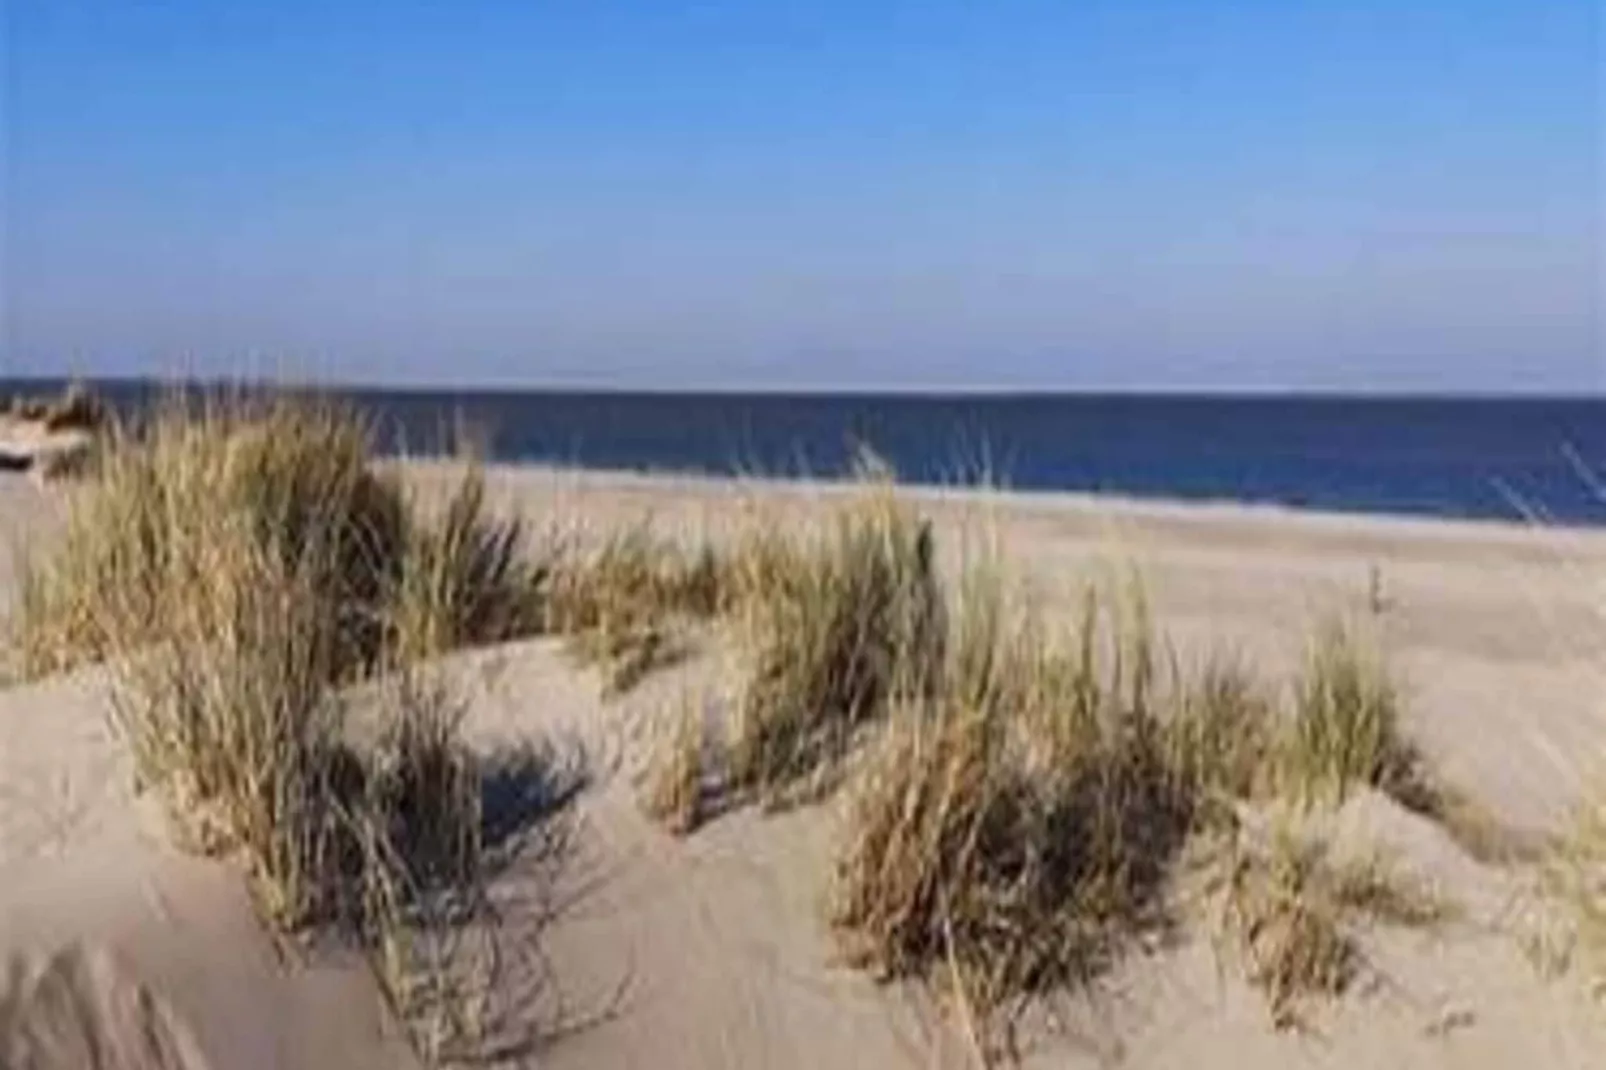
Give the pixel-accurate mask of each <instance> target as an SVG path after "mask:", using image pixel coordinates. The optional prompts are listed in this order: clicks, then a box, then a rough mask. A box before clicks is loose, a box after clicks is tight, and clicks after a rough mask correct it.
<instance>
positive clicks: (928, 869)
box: [831, 578, 1193, 1026]
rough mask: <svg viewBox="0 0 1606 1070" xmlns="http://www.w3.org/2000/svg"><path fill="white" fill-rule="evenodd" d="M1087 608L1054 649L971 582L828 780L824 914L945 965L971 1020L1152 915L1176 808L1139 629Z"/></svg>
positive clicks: (1185, 807) (922, 971)
mask: <svg viewBox="0 0 1606 1070" xmlns="http://www.w3.org/2000/svg"><path fill="white" fill-rule="evenodd" d="M1089 606H1090V612H1089V618H1088V620H1087V621H1086V623H1085V625H1084V628H1085V630H1084V633H1083V635H1082V636H1081V639H1080V642H1079V643H1078V644H1076V646H1075V647H1074V649H1073V651H1072V652H1071V653H1069V654H1066V653H1062V652H1061V651H1060V650H1059V649H1058V648H1056V647H1055V646H1054V645H1053V644H1052V643H1050V642H1049V641H1048V638H1047V636H1046V634H1045V632H1044V631H1043V629H1042V628H1041V626H1040V625H1037V624H1035V623H1032V622H1031V619H1030V618H1024V619H1022V618H1019V617H1014V616H1013V615H1012V614H1011V613H1010V612H1009V611H1008V605H1007V601H1006V600H1005V599H1004V598H1003V597H1002V595H1001V593H1000V592H999V590H998V589H997V587H996V586H994V585H993V582H992V581H991V580H989V579H986V578H981V579H979V580H978V581H975V585H974V586H972V587H971V589H970V591H969V592H968V595H967V596H966V597H965V598H964V599H963V600H962V601H961V602H959V603H958V609H957V612H956V613H955V620H954V623H953V644H952V647H951V648H950V656H949V660H948V665H947V672H946V674H945V676H944V677H943V680H944V686H943V688H942V689H941V690H940V691H939V692H938V693H936V694H935V695H933V696H931V697H928V698H925V699H923V700H918V701H909V702H906V703H903V704H901V705H900V706H899V707H898V709H897V711H896V713H895V714H894V715H893V717H892V718H891V722H890V724H889V725H888V727H887V730H886V732H885V733H884V734H883V735H882V737H881V738H880V739H879V740H877V741H876V743H875V744H874V745H873V746H872V747H871V749H870V751H869V753H868V755H867V756H866V757H865V759H864V761H863V764H862V765H861V766H860V768H859V769H858V770H857V771H856V775H855V776H854V777H853V779H852V780H851V781H850V782H849V785H848V796H847V816H846V821H845V829H844V838H843V841H842V845H841V849H840V852H839V856H838V861H837V866H836V871H835V882H834V886H833V898H832V911H831V913H832V920H833V922H834V924H835V925H836V927H837V929H838V931H839V933H840V934H841V935H842V938H843V941H844V944H845V946H846V947H847V949H848V953H849V955H850V957H851V958H852V959H853V960H854V961H856V962H858V963H860V964H862V965H865V966H868V967H869V968H871V969H872V970H874V971H875V973H876V974H877V975H878V976H880V977H882V978H889V979H890V978H898V977H921V978H927V979H937V978H940V977H942V976H943V975H944V974H947V975H949V976H950V977H951V978H952V980H953V982H954V983H955V984H956V985H957V986H958V987H959V988H960V989H961V993H962V995H963V998H964V1000H965V1002H966V1003H967V1004H968V1005H969V1006H970V1007H971V1008H972V1009H973V1011H974V1012H975V1014H976V1015H977V1017H978V1018H979V1019H980V1020H981V1022H982V1023H983V1024H984V1026H986V1025H987V1024H988V1023H995V1022H999V1021H1002V1022H1006V1023H1007V1021H1008V1020H1009V1016H1008V1015H1007V1014H1004V1015H1002V1016H1001V1017H1000V1012H1002V1011H1004V1010H1006V1008H1008V1007H1009V1006H1010V1005H1012V1004H1013V1003H1015V1002H1017V1001H1019V1000H1021V999H1024V998H1027V997H1029V996H1031V995H1032V994H1036V993H1040V992H1042V991H1044V990H1045V989H1048V988H1051V987H1054V986H1057V985H1060V984H1064V983H1067V982H1070V981H1074V980H1079V979H1085V978H1087V977H1089V976H1091V975H1092V974H1093V973H1095V972H1097V971H1098V970H1100V969H1102V968H1103V967H1104V965H1106V964H1107V962H1108V961H1109V959H1110V958H1111V957H1112V956H1113V955H1115V954H1116V953H1118V952H1119V950H1120V948H1121V946H1122V945H1123V944H1124V943H1125V941H1126V940H1127V939H1128V938H1130V937H1131V936H1132V935H1134V934H1135V933H1139V932H1142V931H1145V930H1152V929H1155V928H1158V927H1162V926H1163V925H1164V924H1165V918H1164V909H1163V905H1162V892H1163V889H1164V886H1165V884H1166V881H1167V879H1168V866H1169V861H1170V860H1171V859H1172V858H1173V857H1174V856H1175V854H1176V853H1177V852H1178V851H1179V850H1180V848H1181V846H1182V844H1183V842H1184V839H1185V837H1186V835H1187V832H1188V830H1189V828H1190V824H1191V821H1192V819H1193V808H1192V802H1191V799H1190V798H1189V797H1188V795H1187V794H1186V781H1185V780H1184V779H1182V778H1180V777H1178V776H1177V775H1176V770H1175V768H1174V767H1173V766H1172V764H1171V763H1170V761H1169V759H1168V756H1167V753H1166V749H1165V746H1164V743H1163V739H1164V733H1163V731H1162V729H1161V726H1160V724H1159V721H1158V719H1157V718H1156V710H1155V707H1154V699H1155V696H1156V692H1155V689H1154V670H1153V662H1152V658H1151V656H1150V650H1151V646H1150V641H1149V638H1148V633H1147V631H1146V628H1145V627H1144V626H1143V625H1142V624H1141V623H1140V624H1138V625H1134V626H1130V627H1126V628H1122V627H1121V626H1120V625H1119V624H1118V623H1115V622H1113V621H1112V618H1114V617H1115V616H1116V615H1114V614H1099V613H1097V612H1096V610H1097V604H1096V602H1094V601H1092V600H1090V602H1089ZM1012 619H1013V620H1017V621H1020V625H1019V627H1015V626H1012V625H1009V624H1007V623H1006V622H1007V621H1010V620H1012ZM1130 619H1131V620H1135V621H1138V622H1141V621H1143V620H1144V619H1145V618H1144V615H1143V614H1142V613H1141V612H1140V613H1136V614H1133V615H1132V617H1131V618H1130ZM1101 622H1102V623H1101ZM1088 629H1090V630H1088ZM1101 654H1102V655H1103V656H1101Z"/></svg>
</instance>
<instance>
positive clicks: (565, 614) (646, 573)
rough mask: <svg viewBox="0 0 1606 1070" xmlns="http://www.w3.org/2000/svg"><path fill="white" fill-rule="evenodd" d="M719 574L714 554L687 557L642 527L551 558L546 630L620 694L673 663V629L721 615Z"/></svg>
mask: <svg viewBox="0 0 1606 1070" xmlns="http://www.w3.org/2000/svg"><path fill="white" fill-rule="evenodd" d="M721 569H722V562H721V559H720V558H719V557H718V556H717V555H716V554H715V552H714V550H713V548H712V547H710V546H706V545H705V546H703V547H702V548H701V549H700V550H698V551H695V552H689V551H687V550H686V549H685V548H684V547H683V546H682V545H681V544H680V543H677V542H674V541H671V540H669V539H667V538H663V537H660V536H658V535H656V534H655V533H654V532H653V531H652V529H651V528H650V527H648V526H647V525H646V524H644V523H643V524H637V525H634V526H632V527H628V528H625V529H622V530H620V531H615V532H610V533H608V534H607V535H606V536H605V537H604V538H603V539H602V540H601V541H600V543H598V544H597V545H595V546H591V547H585V546H579V547H576V546H573V545H571V546H569V547H566V548H565V549H564V551H563V552H561V553H558V554H556V555H554V561H553V567H552V574H551V579H550V583H549V590H548V593H547V598H546V608H545V626H546V628H547V629H548V630H549V631H552V632H556V633H559V634H563V635H567V636H570V638H571V645H572V648H573V649H574V650H575V652H576V653H577V654H578V655H579V656H580V657H581V658H583V659H584V660H586V661H590V662H595V663H597V664H599V665H601V666H602V667H603V670H604V672H605V673H606V677H607V687H608V690H609V691H612V692H620V691H625V690H628V689H629V688H630V687H632V686H633V685H634V684H635V683H637V682H638V681H639V680H640V679H641V677H642V676H644V675H645V674H646V673H648V672H650V671H651V670H652V669H653V668H654V667H655V666H657V665H659V664H661V663H663V662H665V661H668V660H671V659H672V658H673V656H674V655H675V653H676V651H677V649H678V647H677V640H678V639H681V638H683V636H681V635H680V633H679V631H678V630H677V629H681V628H682V626H683V625H684V624H685V623H686V622H687V621H688V620H693V621H695V620H704V619H707V618H710V617H712V616H714V615H715V614H716V613H718V612H719V611H720V610H721V609H722V608H723V606H724V599H725V597H726V596H725V591H724V585H723V576H722V571H721Z"/></svg>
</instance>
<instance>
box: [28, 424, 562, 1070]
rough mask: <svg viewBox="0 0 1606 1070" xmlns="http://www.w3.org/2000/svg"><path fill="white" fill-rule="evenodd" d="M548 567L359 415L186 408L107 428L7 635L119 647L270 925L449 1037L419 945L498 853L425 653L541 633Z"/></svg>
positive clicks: (148, 766) (56, 662)
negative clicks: (353, 961)
mask: <svg viewBox="0 0 1606 1070" xmlns="http://www.w3.org/2000/svg"><path fill="white" fill-rule="evenodd" d="M543 579H544V573H543V572H542V571H541V570H540V568H538V567H537V566H535V565H533V564H531V563H530V560H529V554H528V548H527V546H526V545H525V538H524V532H523V528H522V526H521V525H520V523H519V522H518V521H516V520H513V519H499V518H496V517H493V516H492V515H491V514H490V513H489V511H488V509H487V508H486V504H485V496H484V485H483V482H482V480H481V477H480V474H479V471H478V470H477V469H476V468H473V467H471V468H470V469H469V470H468V472H467V473H466V474H465V475H464V476H463V477H462V479H461V481H460V482H459V483H458V484H457V485H456V487H455V489H454V490H453V492H452V493H451V494H450V495H449V496H448V497H447V499H446V501H445V503H444V505H443V507H442V508H440V509H439V510H436V511H430V510H426V509H424V508H422V507H421V506H420V504H419V503H418V502H416V501H414V500H413V499H412V498H411V497H410V496H409V495H408V494H407V493H405V492H404V490H403V489H402V488H401V487H400V485H399V484H398V483H397V482H396V481H394V480H392V479H390V478H386V477H382V476H380V475H377V474H375V472H374V470H373V469H372V467H371V461H370V456H369V437H368V432H367V429H366V428H365V427H364V426H363V425H362V424H361V423H360V422H359V421H358V420H356V419H355V418H354V417H353V416H351V415H350V414H349V413H346V412H344V411H343V410H340V409H338V408H335V407H332V406H325V405H321V404H317V403H315V402H307V401H288V400H284V399H275V398H267V399H258V400H254V401H246V400H244V399H230V400H224V401H209V402H206V403H204V404H202V405H200V406H199V407H196V406H192V405H190V404H188V403H186V402H184V401H181V400H175V401H173V402H171V403H170V404H169V405H168V406H167V407H165V408H163V409H162V410H160V411H159V412H157V413H156V414H155V415H154V416H153V418H152V419H151V421H150V422H149V424H148V425H147V426H145V427H143V428H141V429H139V430H138V431H137V433H136V432H132V431H126V430H125V431H119V432H118V433H117V435H116V436H115V437H114V438H113V440H112V441H111V443H110V444H109V447H108V449H107V450H106V453H105V456H104V458H103V462H102V464H101V466H100V467H99V469H98V471H97V472H96V474H95V475H94V477H93V478H92V479H91V481H90V482H88V483H87V484H86V485H85V486H83V487H82V488H79V489H78V490H77V492H76V494H75V497H74V500H73V502H72V507H71V512H70V515H69V518H68V522H67V527H66V533H65V538H64V540H63V542H62V544H61V545H60V546H59V547H58V548H57V550H56V553H55V554H54V555H53V556H52V557H50V558H48V559H42V560H38V561H35V562H33V563H32V564H31V566H30V570H29V572H28V573H27V576H26V580H25V588H24V598H23V602H22V605H21V611H20V614H19V616H18V618H17V620H16V621H15V622H14V626H15V629H16V632H15V634H16V635H17V636H18V639H19V643H20V646H21V649H22V651H23V653H24V657H25V660H26V663H27V666H28V668H29V669H31V670H32V671H33V672H36V673H37V672H42V671H49V670H52V669H57V668H62V667H67V666H71V665H75V664H81V663H84V662H88V661H97V660H99V661H105V662H106V663H107V665H108V668H109V669H110V671H111V676H112V680H113V700H114V709H115V711H116V721H117V724H118V726H119V727H120V729H121V730H122V732H123V734H124V735H125V737H126V738H127V740H128V743H129V745H130V747H131V748H132V751H133V756H134V763H135V768H136V771H137V775H138V776H139V778H140V780H141V782H142V783H143V784H144V785H145V786H147V787H149V788H153V789H155V790H158V791H160V792H161V793H162V795H163V796H164V798H165V800H166V802H167V803H168V806H169V809H170V811H171V813H172V815H173V819H174V822H175V824H176V826H177V827H178V828H179V830H180V832H181V834H182V838H183V839H184V840H185V841H186V842H188V843H189V844H191V845H192V846H194V847H196V848H198V849H201V850H204V851H207V852H216V853H227V854H230V855H232V856H234V857H236V858H238V859H239V860H240V861H241V862H242V864H243V866H244V868H245V870H246V871H247V873H248V875H249V877H250V882H251V887H252V889H253V891H254V893H255V899H256V902H257V904H258V906H259V909H260V912H261V914H262V917H263V918H264V920H265V921H267V922H268V923H269V924H270V925H272V926H273V927H274V928H277V929H280V930H283V931H286V932H290V931H296V930H299V929H302V928H304V927H307V926H311V925H333V926H335V927H336V928H337V929H339V930H341V931H344V932H347V933H350V934H351V935H353V936H354V937H356V938H357V939H358V940H359V941H360V942H361V943H362V945H363V946H364V947H365V948H366V949H367V950H368V951H369V952H370V954H371V956H372V960H373V962H374V964H375V968H376V973H377V975H378V976H379V978H380V980H381V981H382V982H383V984H384V988H385V991H386V992H387V994H388V995H389V996H390V998H391V999H392V1001H393V1003H394V1004H395V1005H396V1007H397V1009H398V1011H400V1012H401V1014H402V1016H403V1018H404V1020H406V1021H408V1022H409V1024H413V1023H415V1022H416V1021H418V1020H420V1019H419V1017H418V1016H423V1017H426V1018H430V1019H432V1020H433V1024H431V1025H430V1029H429V1035H430V1037H432V1038H434V1040H439V1039H440V1038H441V1037H442V1036H443V1035H444V1033H443V1029H444V1027H443V1026H442V1024H441V1023H442V1021H444V1018H443V1016H444V1017H445V1018H450V1017H452V1012H451V1009H450V1008H449V1007H447V1006H446V1005H445V1002H443V1001H446V1000H447V999H448V997H449V996H450V992H451V982H450V978H449V977H448V974H449V972H450V971H449V969H448V968H447V966H446V965H445V964H443V963H442V962H441V961H439V959H438V958H434V959H430V958H423V959H421V958H420V955H419V952H420V949H423V948H427V947H430V946H434V947H439V941H433V942H432V940H431V939H430V935H431V933H432V932H436V933H438V932H439V930H440V929H441V928H442V927H446V926H449V925H450V924H452V923H453V921H452V919H461V918H462V917H465V916H467V915H472V914H473V913H474V912H475V911H476V910H477V909H479V907H478V902H479V900H478V897H479V891H478V888H477V883H476V882H477V880H478V874H479V869H480V864H481V862H480V860H481V854H482V846H483V845H482V844H481V842H480V833H479V828H480V820H481V815H480V812H479V805H480V802H479V801H480V783H479V762H478V759H477V758H476V757H475V756H474V755H472V754H471V753H470V752H469V751H468V750H467V749H466V748H465V747H464V746H463V744H462V743H461V742H460V741H459V740H458V733H457V724H458V716H459V711H458V710H457V708H456V706H455V704H454V702H453V699H452V696H451V688H450V687H449V685H448V682H447V681H446V680H445V678H444V677H442V676H440V675H438V674H436V673H434V672H433V671H429V670H426V669H424V668H422V667H421V663H422V662H424V661H425V660H427V659H430V658H433V657H435V656H437V655H440V654H442V653H445V652H447V651H449V650H451V649H454V648H456V647H458V646H461V645H464V644H467V643H474V642H483V641H490V640H495V639H500V638H505V637H508V636H510V635H515V634H521V633H523V632H525V631H528V630H532V629H533V628H535V627H536V626H537V625H538V624H539V612H538V611H539V608H540V603H539V596H540V593H541V590H540V588H541V583H542V581H543ZM353 685H360V686H353ZM359 707H360V708H361V710H362V712H363V714H364V716H365V718H366V722H365V723H367V724H368V726H369V730H368V731H367V732H366V733H361V732H354V731H353V730H352V727H353V725H352V721H353V716H354V711H355V710H357V709H358V708H359ZM363 738H366V739H367V742H366V743H364V742H360V740H361V739H363ZM445 1032H452V1030H445ZM415 1036H416V1035H415ZM434 1040H432V1041H431V1044H433V1043H434Z"/></svg>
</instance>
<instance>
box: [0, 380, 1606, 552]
mask: <svg viewBox="0 0 1606 1070" xmlns="http://www.w3.org/2000/svg"><path fill="white" fill-rule="evenodd" d="M63 385H64V384H62V383H61V382H59V381H46V380H5V379H0V397H9V396H11V395H13V394H29V395H34V394H50V393H54V392H56V391H59V390H60V389H61V387H62V386H63ZM91 386H92V387H93V389H95V390H96V392H98V393H99V394H101V395H102V396H103V397H105V398H107V399H108V400H109V401H110V402H111V403H112V404H113V405H114V406H116V407H118V408H120V409H124V410H138V409H139V408H141V407H142V406H144V405H146V404H148V403H149V402H150V401H151V399H152V398H154V397H156V396H158V395H159V394H160V393H161V392H162V391H163V390H166V389H168V388H166V387H162V386H159V385H157V384H153V383H149V382H134V381H104V382H95V383H92V384H91ZM322 392H323V393H326V394H332V395H334V396H336V397H337V398H339V399H340V400H342V401H344V402H346V403H348V404H350V405H352V406H354V407H355V408H357V409H358V410H360V411H361V412H363V413H364V414H365V415H367V416H368V417H369V418H370V419H371V420H372V421H373V424H374V427H375V429H376V434H377V437H378V442H379V443H380V446H381V447H382V448H383V449H386V450H390V451H401V452H412V453H426V452H430V451H432V450H435V449H438V448H440V447H441V446H442V444H443V443H445V442H446V441H447V440H448V439H449V438H450V436H451V433H452V429H453V428H461V427H466V428H469V429H471V430H472V431H473V432H474V434H475V436H476V439H477V440H478V441H480V442H481V444H482V445H483V446H484V447H485V448H486V449H487V450H488V452H489V455H490V456H491V458H492V459H494V460H497V461H506V462H524V463H530V462H533V463H542V464H557V465H565V466H579V467H591V468H602V469H626V470H638V471H649V472H677V473H686V472H697V473H710V474H735V473H740V474H748V475H766V476H771V477H780V478H785V477H814V478H819V477H832V476H836V475H840V474H843V473H844V472H846V471H847V470H849V468H850V466H851V465H852V463H853V461H854V459H855V457H857V456H860V455H861V453H862V452H863V451H864V450H867V449H868V450H872V451H874V452H875V454H877V455H878V456H879V457H881V458H882V459H884V460H885V461H886V462H888V463H890V464H891V465H892V467H893V468H894V469H895V471H896V472H897V473H898V475H899V477H900V478H901V479H903V480H905V481H909V482H915V483H925V484H962V483H971V482H975V481H977V480H986V481H989V482H991V483H995V484H1000V485H1003V486H1007V487H1010V488H1013V489H1016V490H1028V491H1076V492H1095V493H1111V494H1118V495H1122V496H1128V497H1138V498H1157V499H1183V500H1227V501H1238V502H1252V503H1269V504H1276V505H1282V506H1289V507H1294V508H1299V509H1311V510H1323V511H1336V512H1350V513H1378V514H1397V515H1407V516H1428V517H1455V518H1464V519H1488V520H1513V521H1539V522H1546V523H1553V524H1564V525H1587V526H1606V396H1592V397H1571V398H1529V397H1524V398H1493V397H1475V398H1466V397H1461V398H1452V397H1409V398H1404V397H1398V398H1396V397H1389V398H1385V397H1348V396H1281V395H1255V396H1228V395H1217V394H1211V395H1166V394H1086V393H1077V394H1063V393H1041V394H1018V395H1006V394H973V395H972V394H943V395H910V394H897V395H893V394H848V393H842V394H829V393H808V394H782V393H637V392H603V391H571V390H483V391H480V390H401V389H376V388H367V387H363V388H329V389H324V390H322Z"/></svg>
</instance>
